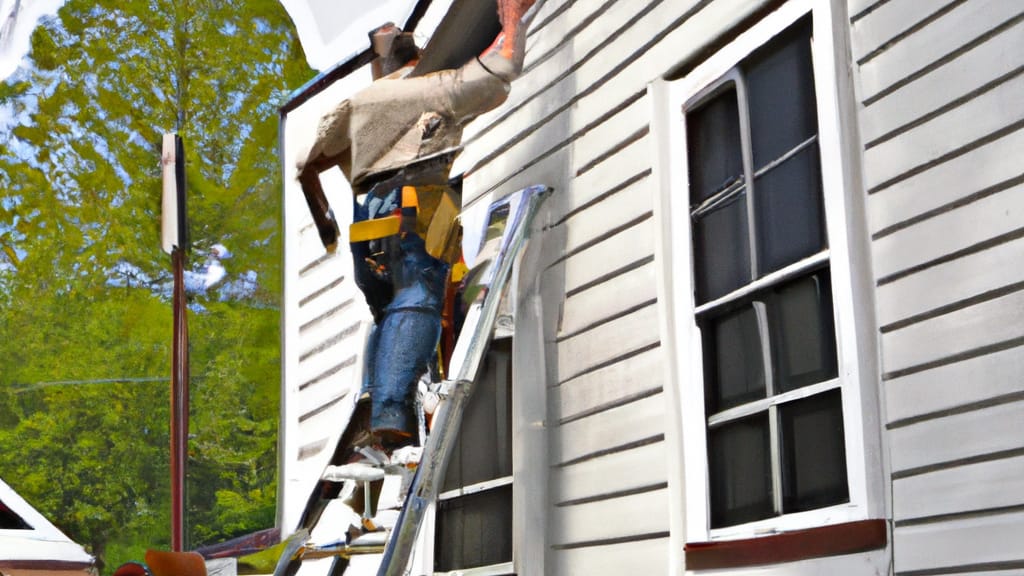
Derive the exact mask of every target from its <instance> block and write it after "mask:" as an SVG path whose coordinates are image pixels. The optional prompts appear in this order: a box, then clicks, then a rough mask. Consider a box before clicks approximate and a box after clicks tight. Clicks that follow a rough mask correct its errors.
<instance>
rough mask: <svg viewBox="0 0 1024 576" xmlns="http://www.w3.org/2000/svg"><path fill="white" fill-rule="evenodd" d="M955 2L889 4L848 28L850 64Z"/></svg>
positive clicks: (901, 0)
mask: <svg viewBox="0 0 1024 576" xmlns="http://www.w3.org/2000/svg"><path fill="white" fill-rule="evenodd" d="M952 2H954V0H890V1H888V2H885V3H883V4H880V5H879V6H878V8H877V9H876V10H873V11H871V12H870V13H869V14H866V15H865V16H864V17H862V18H860V19H858V20H857V21H855V22H854V23H853V25H852V26H851V27H850V37H851V38H850V40H851V44H852V48H853V60H854V61H859V60H860V59H861V58H863V57H864V55H865V54H868V53H870V52H872V51H874V50H876V49H878V48H879V47H881V46H882V45H884V44H886V43H888V42H890V41H891V40H892V39H893V38H895V37H896V36H898V35H900V34H904V33H905V31H906V30H908V29H909V28H911V27H912V26H914V25H915V24H918V23H919V22H921V21H922V20H924V19H925V18H927V17H928V16H930V15H932V14H934V13H935V12H937V11H938V10H940V9H942V8H943V7H945V6H948V5H949V4H951V3H952Z"/></svg>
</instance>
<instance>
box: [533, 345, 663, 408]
mask: <svg viewBox="0 0 1024 576" xmlns="http://www.w3.org/2000/svg"><path fill="white" fill-rule="evenodd" d="M662 362H663V358H662V350H661V348H654V349H652V350H647V351H645V352H642V353H640V354H638V355H635V356H631V357H629V358H627V359H625V360H622V361H621V362H616V363H615V364H611V365H609V366H606V367H604V368H601V369H600V370H595V371H593V372H590V373H588V374H584V375H583V376H580V377H578V378H573V379H572V380H570V381H568V382H565V383H564V384H562V385H561V386H558V387H556V388H553V389H552V390H551V392H550V394H551V398H552V407H551V409H550V410H551V413H552V416H553V418H554V419H555V420H563V419H567V418H574V417H578V416H580V415H582V414H585V413H589V412H592V411H595V410H599V409H601V408H602V407H604V406H609V405H614V404H615V403H618V402H621V401H622V400H623V399H624V398H628V397H630V396H633V395H638V394H645V393H649V392H650V391H651V390H656V389H658V388H661V386H662V381H663V375H662V374H663V364H662Z"/></svg>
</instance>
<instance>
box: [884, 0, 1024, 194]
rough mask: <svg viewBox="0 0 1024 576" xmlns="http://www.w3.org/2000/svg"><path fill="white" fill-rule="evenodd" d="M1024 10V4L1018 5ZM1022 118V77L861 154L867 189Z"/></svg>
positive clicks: (1023, 79)
mask: <svg viewBox="0 0 1024 576" xmlns="http://www.w3.org/2000/svg"><path fill="white" fill-rule="evenodd" d="M1021 6H1022V7H1024V4H1022V5H1021ZM1022 119H1024V75H1022V76H1017V77H1016V78H1014V79H1012V80H1010V81H1008V82H1006V83H1004V84H1001V85H1000V86H999V87H997V88H995V89H993V90H991V91H989V92H986V93H984V94H981V95H980V96H978V97H977V98H974V99H972V100H970V101H968V102H966V103H964V104H963V105H961V106H958V107H956V108H954V109H952V110H950V111H949V112H947V113H945V114H943V115H941V116H938V117H936V118H934V119H932V120H929V121H928V122H925V123H924V124H921V125H920V126H916V127H914V128H913V129H911V130H909V131H908V132H905V133H903V134H901V135H899V136H897V137H896V138H893V139H891V140H887V141H885V142H884V143H882V144H880V145H878V146H875V147H873V148H870V149H868V150H867V151H865V153H864V166H865V173H866V174H867V187H868V189H869V190H871V189H876V188H878V187H881V186H884V185H886V183H888V182H889V181H891V180H892V179H894V178H896V177H900V176H902V174H903V173H905V172H906V171H908V170H910V169H911V168H916V167H918V166H922V165H925V164H927V163H928V162H931V161H934V160H936V159H937V158H940V157H942V156H943V155H945V154H948V153H950V152H952V151H954V150H956V149H958V148H960V147H961V146H963V145H964V144H966V143H968V142H972V141H974V140H977V139H980V138H982V137H984V136H987V135H989V134H991V133H993V132H996V131H998V130H1000V129H1002V128H1005V127H1006V126H1008V125H1010V124H1013V123H1014V122H1017V121H1019V120H1022Z"/></svg>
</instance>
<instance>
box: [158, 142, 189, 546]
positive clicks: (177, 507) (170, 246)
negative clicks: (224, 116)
mask: <svg viewBox="0 0 1024 576" xmlns="http://www.w3.org/2000/svg"><path fill="white" fill-rule="evenodd" d="M162 165H163V211H162V218H161V242H162V245H163V249H164V251H165V252H168V253H170V255H171V263H172V266H173V267H174V297H173V306H174V336H173V338H174V343H173V345H172V348H171V550H172V551H174V552H181V551H182V550H183V548H184V545H185V478H186V475H187V465H188V379H189V377H188V316H187V312H188V307H187V301H186V298H185V265H186V263H187V253H188V223H187V220H186V216H185V148H184V145H183V144H182V141H181V137H180V136H178V135H177V134H164V140H163V157H162Z"/></svg>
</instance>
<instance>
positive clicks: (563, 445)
mask: <svg viewBox="0 0 1024 576" xmlns="http://www.w3.org/2000/svg"><path fill="white" fill-rule="evenodd" d="M664 432H665V395H664V394H657V395H654V396H650V397H648V398H644V399H642V400H637V401H636V402H630V403H629V404H625V405H623V406H619V407H617V408H613V409H611V410H607V411H605V412H601V413H599V414H595V415H593V416H589V417H587V418H582V419H580V420H575V421H573V422H569V423H567V424H564V425H562V426H560V427H559V429H558V433H557V434H555V435H554V437H553V439H552V446H551V461H552V463H556V464H561V463H564V462H568V461H572V460H576V459H579V458H582V457H585V456H587V455H589V454H593V453H595V452H599V451H601V450H605V449H607V448H608V447H609V446H616V445H622V444H629V443H631V442H636V441H639V440H642V439H644V438H650V437H652V436H657V435H658V434H663V433H664Z"/></svg>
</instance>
